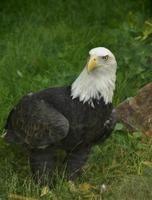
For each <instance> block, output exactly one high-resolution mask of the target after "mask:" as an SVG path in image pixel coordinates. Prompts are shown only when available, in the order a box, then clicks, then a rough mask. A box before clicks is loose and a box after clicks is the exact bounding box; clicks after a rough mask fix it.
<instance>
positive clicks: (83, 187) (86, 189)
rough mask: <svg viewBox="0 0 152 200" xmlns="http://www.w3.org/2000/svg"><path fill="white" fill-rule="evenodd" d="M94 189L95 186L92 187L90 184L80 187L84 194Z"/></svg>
mask: <svg viewBox="0 0 152 200" xmlns="http://www.w3.org/2000/svg"><path fill="white" fill-rule="evenodd" d="M92 188H94V186H92V185H91V184H89V183H82V184H80V185H79V189H80V190H81V191H82V192H88V191H89V190H90V189H92Z"/></svg>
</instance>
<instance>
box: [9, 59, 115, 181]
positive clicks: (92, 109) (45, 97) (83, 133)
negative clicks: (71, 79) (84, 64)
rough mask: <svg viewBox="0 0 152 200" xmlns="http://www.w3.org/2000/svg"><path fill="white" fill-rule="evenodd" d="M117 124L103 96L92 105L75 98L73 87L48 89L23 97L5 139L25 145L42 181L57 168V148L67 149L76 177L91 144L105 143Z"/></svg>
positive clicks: (71, 173)
mask: <svg viewBox="0 0 152 200" xmlns="http://www.w3.org/2000/svg"><path fill="white" fill-rule="evenodd" d="M104 62H105V61H104ZM91 70H92V69H91ZM108 73H109V72H108ZM86 75H87V74H86ZM87 76H91V75H87ZM84 81H85V80H84ZM110 84H111V83H110ZM108 88H109V86H108ZM110 94H111V93H110ZM100 95H101V94H100V93H99V94H97V96H100ZM92 105H93V106H92ZM114 124H115V116H114V113H113V112H112V104H111V103H110V102H109V103H107V104H106V103H105V101H104V98H103V97H102V95H101V97H100V98H92V99H91V104H90V103H88V102H85V103H84V102H83V101H80V99H79V98H78V97H77V98H74V99H73V98H72V96H71V86H67V87H58V88H49V89H45V90H42V91H40V92H37V93H33V94H29V95H27V96H24V97H23V98H22V99H21V100H20V101H19V103H18V104H17V105H16V106H15V107H14V108H13V110H12V111H11V112H10V114H9V117H8V120H7V123H6V126H5V129H6V135H5V140H6V141H7V142H10V143H11V142H13V143H17V144H22V145H24V146H26V148H27V149H28V150H29V157H30V164H31V168H32V171H33V173H34V174H36V175H37V177H38V178H40V177H41V176H42V174H43V173H45V175H46V176H43V180H44V177H50V176H51V175H52V171H53V170H54V167H55V166H56V163H55V157H54V155H55V151H56V149H63V150H65V152H66V153H67V157H66V159H65V160H66V163H67V174H68V177H69V178H74V177H75V176H76V175H77V174H78V173H79V172H80V171H81V169H82V166H83V165H84V163H85V161H86V159H87V157H88V155H89V152H90V149H91V147H92V145H94V144H98V143H100V142H103V141H104V140H105V139H106V138H107V137H108V136H109V135H110V133H111V132H112V129H113V126H114Z"/></svg>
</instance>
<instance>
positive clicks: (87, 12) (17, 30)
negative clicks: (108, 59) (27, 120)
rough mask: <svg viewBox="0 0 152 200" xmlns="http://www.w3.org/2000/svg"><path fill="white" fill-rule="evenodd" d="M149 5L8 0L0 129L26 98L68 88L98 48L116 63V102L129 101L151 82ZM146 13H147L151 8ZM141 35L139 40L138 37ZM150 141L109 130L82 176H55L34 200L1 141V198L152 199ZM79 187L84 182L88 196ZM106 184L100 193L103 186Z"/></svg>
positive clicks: (19, 158) (0, 52) (0, 42)
mask: <svg viewBox="0 0 152 200" xmlns="http://www.w3.org/2000/svg"><path fill="white" fill-rule="evenodd" d="M151 7H152V4H151V2H150V0H149V1H148V0H145V1H142V0H137V1H122V0H119V1H116V0H113V1H112V0H107V1H105V2H104V1H98V0H94V1H89V0H84V1H82V0H81V1H68V0H65V1H64V0H58V1H55V0H50V1H49V0H43V1H40V0H37V1H35V0H33V1H20V0H15V1H14V0H7V1H5V2H4V1H3V2H1V3H0V131H1V133H2V132H3V127H4V124H5V121H6V118H7V115H8V113H9V111H10V109H11V108H12V107H13V106H14V105H15V103H16V102H17V101H18V100H19V98H20V97H22V96H23V95H24V94H26V93H27V92H30V91H37V90H40V89H42V88H46V87H50V86H55V85H67V84H69V83H71V82H72V81H73V80H74V79H75V78H76V77H77V75H78V74H79V73H80V71H81V70H82V68H83V66H84V65H85V63H86V58H87V56H88V51H89V50H90V49H91V48H93V47H96V46H105V47H107V48H109V49H111V50H112V52H113V53H114V54H115V55H116V58H117V61H118V73H117V85H116V91H115V97H114V104H115V105H117V104H118V103H120V102H121V101H122V100H124V99H125V98H127V97H129V96H132V95H135V94H136V92H137V91H138V89H139V88H140V87H141V86H143V85H144V84H146V83H148V82H150V81H151V77H152V56H151V52H152V38H151V35H150V33H149V30H150V28H151V27H150V26H149V25H146V24H145V21H147V20H148V21H149V22H150V23H151V22H152V20H151V11H152V8H151ZM150 9H151V10H150ZM145 34H147V38H146V39H145V40H141V39H138V36H141V37H143V35H145ZM151 145H152V141H151V139H149V138H145V137H135V136H132V135H131V134H128V133H124V132H120V131H115V132H114V133H113V135H112V137H110V138H109V139H108V140H107V141H106V142H105V143H104V144H102V145H99V146H95V147H94V148H93V149H92V153H91V155H90V158H89V160H88V162H87V164H86V166H85V168H84V174H83V176H82V177H81V178H80V179H79V180H77V181H76V182H75V185H73V184H72V183H68V182H66V181H65V180H64V179H62V177H59V178H57V185H56V186H55V187H54V188H53V189H52V190H51V191H49V192H48V193H47V194H46V195H45V196H43V197H41V198H40V193H41V190H42V189H41V187H39V186H38V185H35V184H34V182H33V181H32V179H31V172H30V169H29V165H28V163H27V156H26V155H25V154H24V153H23V152H22V150H21V149H20V148H19V147H14V146H13V147H12V146H9V145H7V144H5V143H4V142H3V139H0V199H2V200H5V199H8V195H9V194H10V193H17V194H20V195H23V196H28V197H33V198H37V199H56V200H57V199H59V200H60V199H66V200H68V199H69V200H71V199H96V200H98V199H108V200H109V199H110V200H111V199H112V200H113V199H114V200H115V199H117V200H127V199H129V200H140V199H141V200H144V199H145V200H150V199H152V192H151V185H152V165H151V162H152V147H151ZM82 183H89V184H90V187H91V188H89V189H88V190H87V189H86V188H84V187H83V185H82ZM102 184H105V185H106V188H107V189H106V191H105V192H103V193H102V191H101V186H102Z"/></svg>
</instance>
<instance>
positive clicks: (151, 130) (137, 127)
mask: <svg viewBox="0 0 152 200" xmlns="http://www.w3.org/2000/svg"><path fill="white" fill-rule="evenodd" d="M116 113H117V121H119V122H122V123H123V124H124V125H125V127H126V128H127V130H129V131H131V132H133V131H141V132H143V133H145V134H146V135H148V136H152V82H151V83H149V84H147V85H145V86H144V87H143V88H141V89H140V90H139V92H138V94H137V95H136V96H134V97H131V98H128V99H127V100H125V101H124V102H122V103H121V104H119V105H118V106H117V107H116Z"/></svg>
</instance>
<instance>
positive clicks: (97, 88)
mask: <svg viewBox="0 0 152 200" xmlns="http://www.w3.org/2000/svg"><path fill="white" fill-rule="evenodd" d="M89 55H90V56H89V60H88V62H87V64H86V67H85V68H84V70H83V71H82V72H81V74H80V75H79V77H78V78H77V79H76V80H75V81H74V83H73V84H72V88H71V96H72V98H73V99H75V98H79V100H80V101H82V102H83V103H85V102H88V103H89V104H91V105H92V106H93V107H94V105H93V102H92V100H93V99H97V100H100V98H103V99H104V102H105V104H107V103H111V102H112V97H113V91H114V89H115V81H116V68H117V62H116V59H115V56H114V55H113V54H112V52H111V51H110V50H108V49H106V48H104V47H96V48H94V49H91V50H90V51H89Z"/></svg>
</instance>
